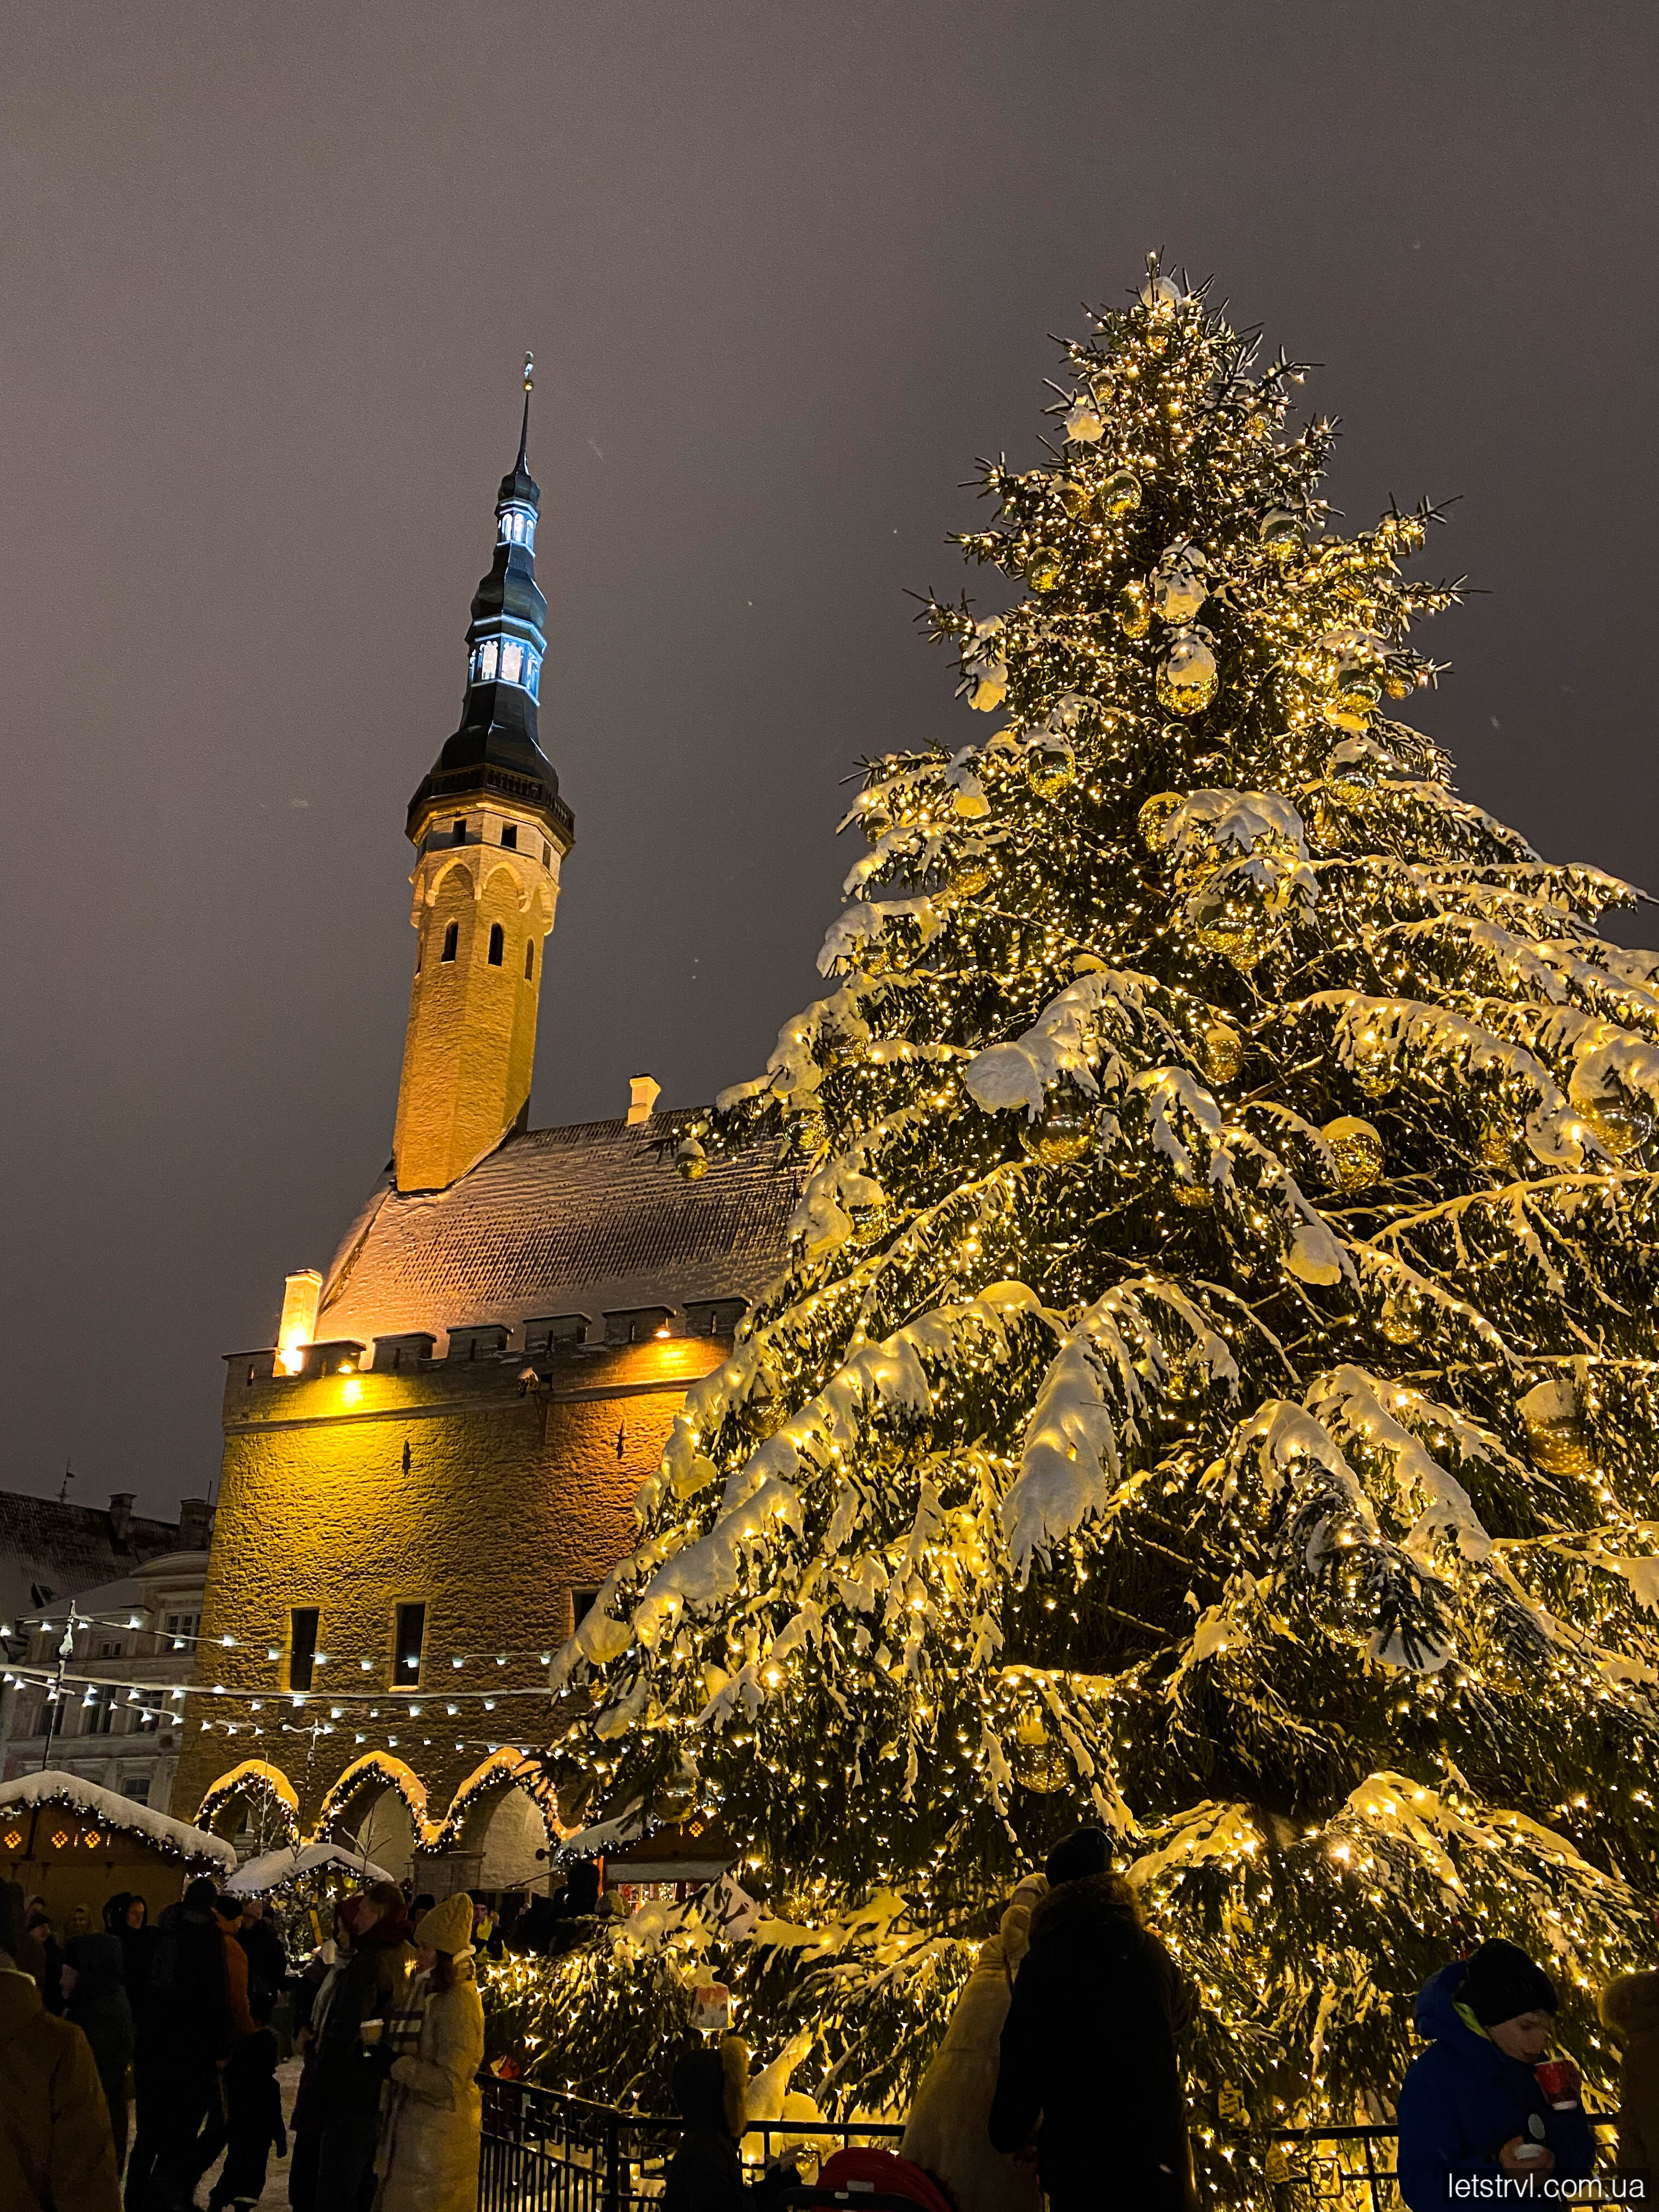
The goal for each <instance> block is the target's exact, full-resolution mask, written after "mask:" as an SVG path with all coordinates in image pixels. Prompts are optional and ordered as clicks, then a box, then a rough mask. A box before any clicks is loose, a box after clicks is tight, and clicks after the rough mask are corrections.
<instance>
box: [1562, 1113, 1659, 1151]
mask: <svg viewBox="0 0 1659 2212" xmlns="http://www.w3.org/2000/svg"><path fill="white" fill-rule="evenodd" d="M1578 1118H1579V1120H1580V1121H1583V1124H1584V1127H1586V1128H1587V1129H1588V1130H1589V1133H1590V1134H1591V1136H1592V1137H1594V1138H1595V1141H1596V1143H1597V1144H1598V1145H1599V1146H1601V1150H1602V1151H1603V1152H1606V1153H1607V1157H1608V1158H1610V1159H1615V1160H1624V1159H1628V1158H1630V1156H1631V1154H1632V1152H1635V1151H1636V1149H1637V1148H1638V1146H1640V1145H1641V1144H1642V1143H1643V1142H1644V1139H1646V1137H1647V1136H1648V1134H1649V1133H1650V1130H1651V1128H1652V1127H1653V1124H1652V1122H1651V1121H1650V1120H1649V1118H1648V1116H1647V1115H1645V1114H1638V1113H1634V1112H1632V1109H1630V1108H1629V1107H1628V1106H1626V1103H1625V1102H1624V1101H1623V1099H1622V1098H1598V1099H1596V1100H1595V1103H1593V1104H1591V1105H1588V1106H1580V1107H1579V1108H1578Z"/></svg>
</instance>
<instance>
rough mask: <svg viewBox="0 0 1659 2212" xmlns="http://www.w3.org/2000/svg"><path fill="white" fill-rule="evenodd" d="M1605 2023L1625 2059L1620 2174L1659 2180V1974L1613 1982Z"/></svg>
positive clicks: (1605, 1996)
mask: <svg viewBox="0 0 1659 2212" xmlns="http://www.w3.org/2000/svg"><path fill="white" fill-rule="evenodd" d="M1601 2022H1602V2025H1603V2026H1604V2027H1606V2028H1607V2031H1608V2033H1610V2034H1611V2035H1612V2037H1613V2040H1614V2042H1615V2043H1617V2045H1619V2052H1620V2058H1621V2059H1622V2060H1623V2064H1622V2066H1621V2067H1620V2075H1619V2171H1620V2173H1645V2174H1648V2175H1650V2176H1651V2177H1653V2179H1659V1972H1653V1973H1648V1974H1620V1975H1619V1976H1617V1977H1616V1978H1615V1979H1613V1981H1610V1982H1609V1983H1608V1984H1607V1987H1606V1989H1604V1990H1602V1992H1601ZM1653 2179H1650V2182H1649V2185H1648V2189H1649V2194H1650V2195H1651V2194H1652V2190H1653Z"/></svg>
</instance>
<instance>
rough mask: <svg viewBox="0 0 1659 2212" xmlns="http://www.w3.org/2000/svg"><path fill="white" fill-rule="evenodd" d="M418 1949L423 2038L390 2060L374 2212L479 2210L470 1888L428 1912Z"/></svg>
mask: <svg viewBox="0 0 1659 2212" xmlns="http://www.w3.org/2000/svg"><path fill="white" fill-rule="evenodd" d="M415 1947H416V1954H417V1955H418V1956H419V1958H420V1960H421V1963H422V1966H423V1967H424V1968H425V1970H426V2002H425V2003H424V2004H423V2005H422V2008H421V2029H420V2041H419V2043H418V2045H416V2049H415V2050H413V2051H406V2052H404V2055H403V2056H402V2057H398V2058H394V2059H393V2060H392V2100H391V2103H390V2105H389V2106H388V2107H387V2111H386V2123H385V2125H384V2127H383V2128H382V2130H381V2133H380V2150H379V2152H378V2153H377V2154H376V2157H375V2160H374V2171H375V2172H377V2173H378V2174H379V2175H380V2177H381V2179H380V2192H379V2194H378V2195H377V2196H376V2197H375V2199H374V2205H375V2212H477V2203H478V2144H479V2137H480V2136H481V2134H482V2132H483V2099H482V2098H481V2097H480V2095H479V2093H478V2082H477V2073H478V2069H479V2067H480V2066H482V2065H483V2005H482V2004H481V2003H480V2002H479V2000H478V1984H477V1980H476V1978H474V1975H473V1971H472V1899H471V1898H470V1897H469V1896H468V1895H467V1893H466V1892H465V1890H464V1889H463V1890H457V1892H456V1893H455V1894H454V1896H453V1897H447V1898H445V1899H444V1901H443V1903H442V1904H441V1905H434V1906H433V1908H432V1910H431V1911H430V1912H428V1913H426V1914H425V1915H423V1917H422V1919H421V1921H420V1922H419V1923H418V1924H417V1926H416V1929H415Z"/></svg>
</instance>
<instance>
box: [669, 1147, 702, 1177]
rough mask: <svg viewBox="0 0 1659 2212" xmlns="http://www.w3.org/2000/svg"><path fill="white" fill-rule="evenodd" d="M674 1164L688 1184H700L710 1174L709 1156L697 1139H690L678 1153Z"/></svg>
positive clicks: (675, 1155) (679, 1148)
mask: <svg viewBox="0 0 1659 2212" xmlns="http://www.w3.org/2000/svg"><path fill="white" fill-rule="evenodd" d="M674 1164H675V1166H676V1167H677V1168H678V1170H679V1171H680V1173H681V1175H682V1176H684V1178H685V1180H686V1182H701V1181H702V1178H703V1176H706V1175H707V1174H708V1153H707V1152H704V1150H703V1148H702V1146H701V1145H700V1144H699V1143H698V1142H697V1140H696V1138H695V1137H688V1138H687V1139H685V1141H684V1144H682V1145H681V1146H679V1147H678V1150H677V1151H676V1152H675V1154H674Z"/></svg>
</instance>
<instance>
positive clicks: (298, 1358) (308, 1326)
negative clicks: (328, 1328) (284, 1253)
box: [276, 1267, 323, 1375]
mask: <svg viewBox="0 0 1659 2212" xmlns="http://www.w3.org/2000/svg"><path fill="white" fill-rule="evenodd" d="M322 1295H323V1279H322V1277H321V1276H320V1275H319V1273H317V1270H316V1269H315V1268H314V1267H301V1268H300V1269H299V1270H298V1272H297V1273H295V1274H292V1275H289V1277H287V1278H286V1279H285V1281H284V1283H283V1318H282V1320H281V1322H279V1323H278V1324H277V1328H276V1364H277V1366H278V1367H279V1368H280V1369H281V1370H282V1372H283V1374H284V1375H297V1374H298V1373H299V1371H300V1370H301V1366H302V1365H303V1364H304V1359H303V1354H304V1352H305V1348H306V1346H307V1345H308V1344H309V1343H310V1342H311V1340H312V1338H313V1336H315V1335H316V1334H317V1307H318V1304H319V1301H320V1299H321V1297H322Z"/></svg>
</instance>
